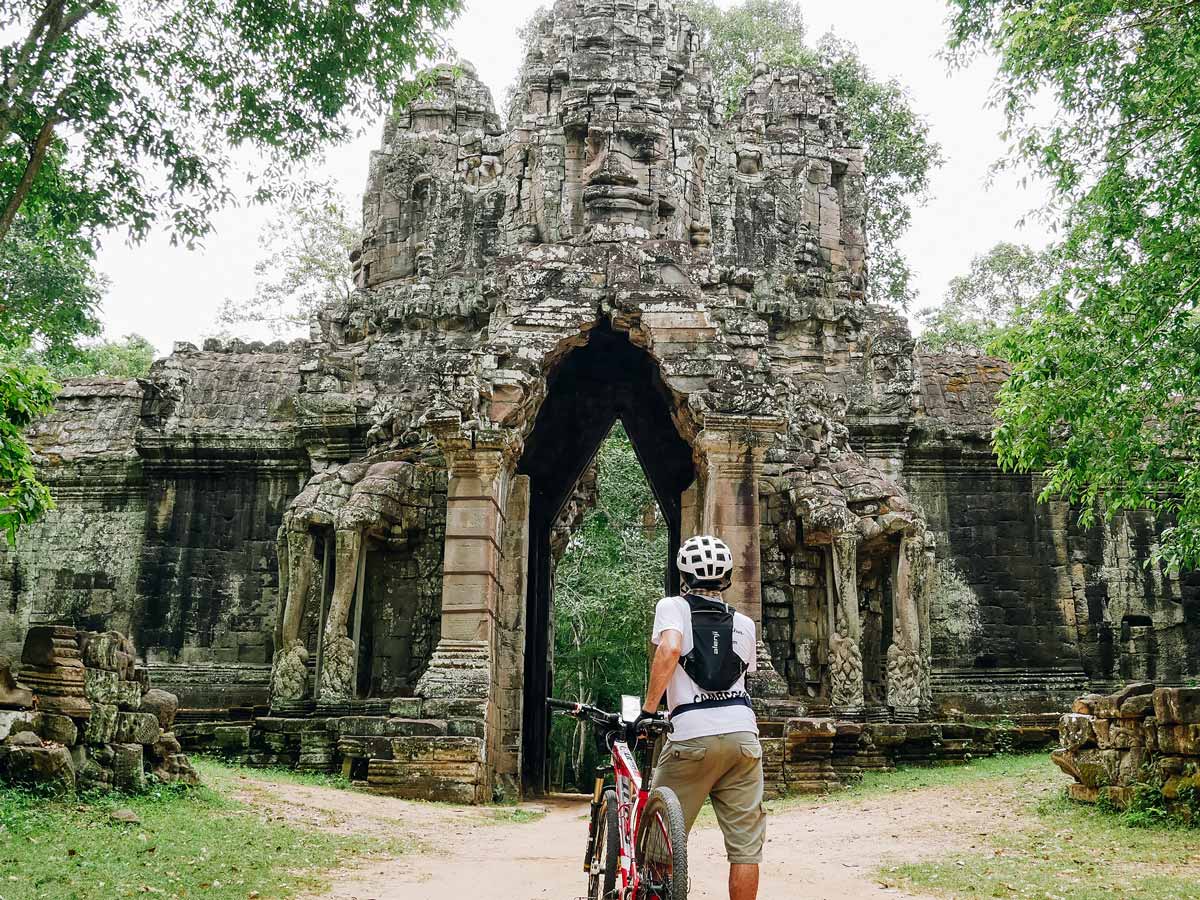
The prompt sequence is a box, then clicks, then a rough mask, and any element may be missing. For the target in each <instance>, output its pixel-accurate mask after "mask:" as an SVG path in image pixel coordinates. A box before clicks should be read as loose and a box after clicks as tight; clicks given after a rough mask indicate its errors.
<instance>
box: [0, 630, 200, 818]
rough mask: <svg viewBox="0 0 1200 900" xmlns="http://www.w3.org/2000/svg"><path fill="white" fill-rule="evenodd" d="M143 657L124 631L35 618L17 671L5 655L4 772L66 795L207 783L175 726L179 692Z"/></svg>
mask: <svg viewBox="0 0 1200 900" xmlns="http://www.w3.org/2000/svg"><path fill="white" fill-rule="evenodd" d="M135 659H136V654H135V651H134V647H133V644H132V643H131V642H130V641H129V639H128V638H126V637H125V636H124V635H122V634H120V633H118V632H115V631H109V632H100V633H97V632H89V631H80V630H78V629H76V628H72V627H70V626H66V625H41V626H37V627H35V628H31V629H30V630H29V633H28V635H27V636H26V639H25V646H24V651H23V653H22V655H21V663H22V665H21V668H20V670H19V671H18V672H17V675H16V677H15V678H14V675H13V672H12V666H11V663H9V662H7V661H2V662H0V741H2V743H0V782H4V783H8V784H21V785H27V786H32V787H39V788H43V789H46V790H48V791H49V792H51V793H54V794H59V795H69V794H72V793H74V792H75V791H76V790H79V791H88V790H103V789H108V788H113V789H116V790H120V791H139V790H142V789H143V788H144V787H145V786H146V784H147V778H148V777H149V778H154V779H156V780H158V781H160V782H178V783H183V784H198V783H199V779H198V777H197V775H196V771H195V769H193V768H192V766H191V763H190V762H189V761H188V758H187V756H186V755H185V754H184V753H183V752H182V750H181V749H180V746H179V742H178V741H177V740H176V739H175V735H174V734H173V733H172V732H171V728H172V725H173V724H174V720H175V712H176V709H177V708H178V705H179V704H178V700H176V698H175V696H174V695H172V694H169V693H167V692H166V691H160V690H151V689H150V682H149V679H148V678H147V677H146V672H145V670H144V669H139V668H137V667H136V666H135ZM25 685H27V687H26V686H25Z"/></svg>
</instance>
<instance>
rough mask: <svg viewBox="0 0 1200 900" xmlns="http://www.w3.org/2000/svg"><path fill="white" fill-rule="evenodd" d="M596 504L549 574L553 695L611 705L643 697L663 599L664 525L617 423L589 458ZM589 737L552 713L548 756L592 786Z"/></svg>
mask: <svg viewBox="0 0 1200 900" xmlns="http://www.w3.org/2000/svg"><path fill="white" fill-rule="evenodd" d="M595 465H596V491H597V496H596V505H595V507H594V508H593V509H591V510H589V511H588V512H587V513H586V514H585V515H584V517H583V521H582V522H581V524H580V526H579V528H578V529H577V530H576V531H575V533H574V534H573V535H572V536H571V541H570V544H569V545H568V547H567V550H566V553H564V555H563V557H562V559H561V560H559V563H558V566H557V568H556V569H555V573H554V696H556V697H562V698H565V699H573V700H577V701H580V702H584V703H595V704H597V705H600V706H603V707H605V708H606V709H614V710H615V709H619V708H620V700H621V695H622V694H637V693H641V694H644V693H645V689H646V677H647V671H648V669H647V664H648V659H649V657H648V649H647V648H648V642H649V639H650V626H651V624H652V623H653V621H654V605H655V603H656V602H657V601H658V600H659V599H661V598H662V589H663V574H664V571H665V568H666V556H667V529H666V527H665V526H664V525H663V523H662V522H661V519H660V517H659V516H658V506H657V505H656V502H655V500H654V494H653V493H652V492H651V490H650V485H649V484H648V483H647V482H646V477H645V475H644V474H643V473H642V466H641V463H639V462H638V458H637V455H636V454H635V453H634V450H633V444H632V443H631V442H630V440H629V436H628V435H627V434H626V433H625V429H624V428H623V427H622V426H621V424H620V423H618V424H617V425H616V426H615V427H614V428H613V430H612V433H611V434H610V435H609V436H608V438H607V439H605V441H604V443H603V444H601V446H600V450H599V452H598V453H597V455H596V463H595ZM592 753H593V750H592V745H591V742H590V736H589V734H588V732H587V731H586V730H584V729H582V728H579V727H576V725H575V723H574V722H573V721H572V720H568V719H556V720H555V723H554V731H553V733H552V737H551V758H555V757H558V758H563V757H566V758H567V759H569V761H570V771H571V772H572V773H573V775H574V779H573V780H574V782H575V783H576V784H577V785H578V786H580V787H586V789H588V790H590V789H591V780H590V779H591V774H590V773H591V771H592V767H593V766H594V765H595V762H596V761H595V760H594V759H593V758H592V756H591V755H590V754H592Z"/></svg>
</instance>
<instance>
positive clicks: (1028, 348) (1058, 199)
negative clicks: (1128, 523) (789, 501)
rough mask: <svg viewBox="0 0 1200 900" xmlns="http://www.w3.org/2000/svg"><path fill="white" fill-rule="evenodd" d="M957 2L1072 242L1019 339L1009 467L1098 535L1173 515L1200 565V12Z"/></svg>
mask: <svg viewBox="0 0 1200 900" xmlns="http://www.w3.org/2000/svg"><path fill="white" fill-rule="evenodd" d="M950 5H951V10H952V13H951V17H950V36H949V47H950V53H951V59H952V60H953V61H955V62H962V61H965V60H968V59H970V58H972V57H973V56H975V55H976V54H978V53H981V52H989V53H993V54H995V56H996V57H997V58H998V60H999V74H998V76H997V82H996V98H997V102H999V103H1001V104H1002V105H1003V107H1004V110H1005V112H1006V114H1007V116H1008V121H1009V131H1008V134H1009V137H1010V138H1011V141H1012V153H1011V156H1010V161H1011V160H1019V161H1024V162H1025V163H1027V164H1029V165H1031V166H1032V167H1033V168H1034V170H1035V171H1037V172H1039V173H1040V174H1042V175H1043V176H1045V177H1046V178H1047V180H1048V182H1049V184H1050V188H1051V192H1052V196H1051V202H1050V204H1049V206H1048V209H1047V212H1048V213H1049V214H1050V215H1052V216H1054V217H1056V218H1057V220H1058V224H1059V227H1060V229H1061V231H1062V233H1063V235H1064V238H1063V241H1062V244H1061V246H1060V247H1059V248H1058V253H1057V259H1058V263H1059V265H1060V267H1061V274H1060V275H1059V277H1058V278H1057V279H1056V280H1055V281H1054V283H1053V284H1052V285H1051V287H1050V289H1049V290H1048V291H1047V292H1046V294H1045V295H1044V297H1043V298H1042V300H1041V301H1039V302H1038V303H1037V304H1036V305H1035V306H1034V308H1033V309H1032V311H1031V314H1030V317H1029V321H1028V322H1027V323H1025V324H1021V325H1019V326H1018V327H1017V328H1015V329H1014V330H1013V331H1012V333H1011V334H1010V335H1008V336H1007V337H1006V338H1004V340H1003V350H1004V352H1005V353H1006V355H1007V356H1008V358H1009V359H1010V360H1011V361H1012V364H1013V374H1012V377H1011V378H1010V379H1009V381H1008V383H1007V384H1006V385H1005V387H1004V389H1003V390H1002V391H1001V393H1000V404H999V408H998V410H997V416H998V418H999V426H998V428H997V431H996V435H995V446H996V452H997V454H998V456H999V458H1000V461H1001V463H1002V464H1003V465H1004V466H1005V467H1007V468H1009V469H1015V470H1019V471H1038V472H1044V473H1045V478H1046V489H1045V491H1044V493H1043V497H1050V496H1060V497H1065V498H1068V499H1070V500H1072V501H1076V502H1078V503H1080V504H1081V505H1082V509H1083V520H1084V522H1085V523H1086V522H1089V521H1091V519H1092V517H1093V516H1094V515H1095V513H1096V510H1097V509H1098V508H1102V509H1103V510H1104V511H1105V512H1106V513H1107V514H1108V515H1115V514H1117V513H1119V512H1121V511H1123V510H1131V509H1139V508H1144V509H1149V510H1151V511H1153V512H1155V513H1157V514H1159V515H1160V517H1161V520H1162V521H1163V522H1165V523H1168V527H1167V528H1166V529H1165V531H1164V532H1163V535H1162V542H1161V560H1162V561H1163V562H1165V563H1167V564H1173V565H1180V566H1195V565H1197V564H1200V316H1198V315H1197V302H1198V300H1200V166H1198V165H1197V159H1200V127H1198V126H1200V2H1197V0H1095V2H1089V3H1079V2H1075V0H1041V2H1039V3H1037V4H1029V3H1027V2H1024V0H952V2H951V4H950ZM1049 99H1053V100H1056V101H1057V107H1058V108H1057V110H1055V111H1054V114H1053V116H1052V117H1051V118H1050V119H1049V121H1045V120H1046V118H1047V116H1046V115H1045V114H1044V109H1045V104H1046V102H1047V101H1048V100H1049Z"/></svg>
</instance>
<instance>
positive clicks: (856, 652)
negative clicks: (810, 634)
mask: <svg viewBox="0 0 1200 900" xmlns="http://www.w3.org/2000/svg"><path fill="white" fill-rule="evenodd" d="M858 543H859V535H858V533H857V532H854V531H842V532H839V533H837V534H835V535H834V536H833V543H832V544H831V545H830V548H829V550H830V567H831V568H832V569H833V578H831V579H828V582H829V587H830V590H831V592H832V594H833V596H832V597H830V603H829V607H830V617H831V621H830V628H829V680H830V685H829V687H830V703H831V704H832V706H833V710H834V712H835V713H836V714H837V715H839V716H843V717H845V718H848V719H853V718H858V717H860V716H862V712H863V663H862V622H861V620H860V618H859V614H858Z"/></svg>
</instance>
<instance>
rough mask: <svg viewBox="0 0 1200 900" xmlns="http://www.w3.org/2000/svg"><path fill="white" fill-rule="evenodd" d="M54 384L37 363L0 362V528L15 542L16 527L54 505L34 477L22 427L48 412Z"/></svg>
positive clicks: (9, 541) (25, 523)
mask: <svg viewBox="0 0 1200 900" xmlns="http://www.w3.org/2000/svg"><path fill="white" fill-rule="evenodd" d="M54 393H55V385H54V384H53V383H52V382H51V381H50V377H49V373H47V372H46V371H45V370H44V369H41V368H38V367H37V366H14V365H0V529H3V531H4V535H5V537H6V538H7V540H8V543H9V544H10V545H11V544H14V543H16V539H17V530H18V529H19V528H20V527H22V526H23V525H27V524H28V523H30V522H33V521H36V520H37V519H38V518H39V517H40V516H41V515H42V513H44V512H45V511H46V510H47V509H50V508H51V507H53V505H54V504H53V501H52V500H51V499H50V491H49V490H48V489H47V488H46V486H45V485H44V484H42V483H41V482H40V481H38V479H37V471H36V470H35V469H34V466H33V451H32V450H31V449H30V448H29V444H28V443H26V441H25V437H24V430H25V428H27V427H28V426H29V424H30V423H31V422H33V420H34V419H36V418H38V417H39V416H44V415H46V414H47V413H49V412H50V409H51V403H52V401H53V400H54Z"/></svg>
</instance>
